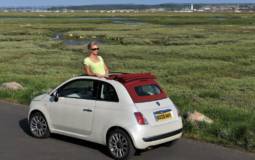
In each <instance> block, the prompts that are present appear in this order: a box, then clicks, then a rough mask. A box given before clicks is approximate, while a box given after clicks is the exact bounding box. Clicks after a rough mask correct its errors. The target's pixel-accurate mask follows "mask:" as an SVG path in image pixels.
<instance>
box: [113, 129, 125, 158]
mask: <svg viewBox="0 0 255 160" xmlns="http://www.w3.org/2000/svg"><path fill="white" fill-rule="evenodd" d="M109 148H110V151H111V153H112V154H113V155H114V156H115V157H117V158H122V157H124V156H125V155H126V154H127V152H128V141H127V139H126V137H124V136H123V135H122V134H120V133H115V134H113V135H112V136H111V137H110V139H109Z"/></svg>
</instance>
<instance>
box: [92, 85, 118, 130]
mask: <svg viewBox="0 0 255 160" xmlns="http://www.w3.org/2000/svg"><path fill="white" fill-rule="evenodd" d="M121 114H122V110H121V107H120V105H119V98H118V95H117V93H116V90H115V88H114V87H113V86H112V85H111V84H109V83H106V82H101V83H100V90H99V93H98V99H97V101H96V109H95V122H94V123H95V126H97V128H95V130H100V129H101V128H103V127H104V126H103V125H105V124H107V123H108V124H109V123H111V121H115V122H116V119H115V117H120V118H121ZM116 123H117V122H116Z"/></svg>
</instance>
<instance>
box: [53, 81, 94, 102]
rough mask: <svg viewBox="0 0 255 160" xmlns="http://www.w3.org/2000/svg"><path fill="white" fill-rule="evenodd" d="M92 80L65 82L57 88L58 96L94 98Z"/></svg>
mask: <svg viewBox="0 0 255 160" xmlns="http://www.w3.org/2000/svg"><path fill="white" fill-rule="evenodd" d="M94 88H96V87H95V81H93V80H75V81H72V82H69V83H67V84H65V85H64V86H63V87H61V88H60V89H59V90H58V94H59V97H66V98H78V99H95V98H96V90H95V89H94Z"/></svg>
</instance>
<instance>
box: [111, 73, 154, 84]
mask: <svg viewBox="0 0 255 160" xmlns="http://www.w3.org/2000/svg"><path fill="white" fill-rule="evenodd" d="M108 79H113V80H117V81H119V82H121V83H123V84H126V83H128V82H131V81H135V80H142V79H156V77H155V76H154V75H152V74H151V73H122V74H112V75H110V76H109V78H108Z"/></svg>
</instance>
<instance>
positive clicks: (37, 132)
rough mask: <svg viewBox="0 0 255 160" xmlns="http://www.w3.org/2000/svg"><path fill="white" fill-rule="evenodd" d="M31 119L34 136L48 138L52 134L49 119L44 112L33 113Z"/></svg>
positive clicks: (30, 125)
mask: <svg viewBox="0 0 255 160" xmlns="http://www.w3.org/2000/svg"><path fill="white" fill-rule="evenodd" d="M29 119H30V120H29V130H30V132H31V134H32V135H33V136H34V137H36V138H47V137H49V136H50V131H49V127H48V124H47V121H46V119H45V117H44V116H43V114H42V113H40V112H36V113H33V114H32V115H31V116H30V118H29Z"/></svg>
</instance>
